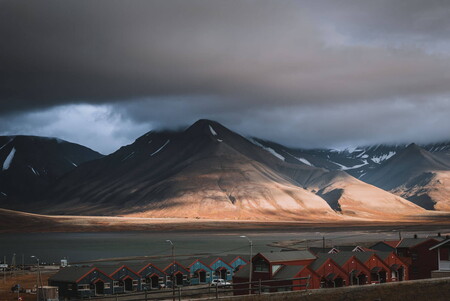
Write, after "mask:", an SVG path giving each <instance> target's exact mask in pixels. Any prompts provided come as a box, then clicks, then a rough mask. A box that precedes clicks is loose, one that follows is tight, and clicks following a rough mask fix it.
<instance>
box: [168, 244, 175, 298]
mask: <svg viewBox="0 0 450 301" xmlns="http://www.w3.org/2000/svg"><path fill="white" fill-rule="evenodd" d="M166 242H168V243H170V245H171V246H172V265H173V266H172V300H173V301H175V250H174V249H175V245H174V244H173V242H172V241H171V240H170V239H167V240H166Z"/></svg>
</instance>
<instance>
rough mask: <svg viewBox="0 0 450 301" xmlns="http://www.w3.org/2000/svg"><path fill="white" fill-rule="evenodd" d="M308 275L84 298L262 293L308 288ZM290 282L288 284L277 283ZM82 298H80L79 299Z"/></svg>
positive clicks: (132, 300)
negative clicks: (298, 282)
mask: <svg viewBox="0 0 450 301" xmlns="http://www.w3.org/2000/svg"><path fill="white" fill-rule="evenodd" d="M299 280H306V283H305V284H293V282H294V281H299ZM309 281H310V277H300V278H288V279H276V280H259V281H252V282H241V283H234V284H228V285H224V286H218V285H214V286H211V285H208V286H201V287H200V285H197V286H185V287H176V288H172V289H160V290H151V291H144V292H136V293H131V294H117V295H110V296H102V297H91V298H88V299H84V300H92V301H142V300H145V301H150V300H174V301H175V300H183V299H195V298H216V299H219V298H220V297H225V296H232V295H233V294H234V295H245V294H250V293H251V294H264V293H266V292H268V291H273V290H277V291H279V290H280V289H282V290H285V291H289V290H293V289H294V288H304V289H306V290H307V289H308V287H309ZM283 282H290V284H278V283H283ZM271 284H272V285H271ZM81 300H82V299H81Z"/></svg>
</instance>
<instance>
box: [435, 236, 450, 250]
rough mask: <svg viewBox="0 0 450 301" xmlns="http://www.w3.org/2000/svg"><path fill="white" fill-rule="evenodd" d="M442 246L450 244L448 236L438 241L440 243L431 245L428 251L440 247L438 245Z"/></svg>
mask: <svg viewBox="0 0 450 301" xmlns="http://www.w3.org/2000/svg"><path fill="white" fill-rule="evenodd" d="M442 246H450V238H449V239H446V240H444V241H442V242H440V243H438V244H437V245H435V246H432V247H431V248H430V251H431V250H434V249H436V248H440V247H442Z"/></svg>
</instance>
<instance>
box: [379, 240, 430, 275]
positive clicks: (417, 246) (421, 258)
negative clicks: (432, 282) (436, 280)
mask: <svg viewBox="0 0 450 301" xmlns="http://www.w3.org/2000/svg"><path fill="white" fill-rule="evenodd" d="M438 243H439V241H438V240H436V239H434V238H418V237H417V236H414V238H403V239H401V240H395V241H382V242H378V243H376V244H375V245H373V246H372V247H371V248H372V249H375V250H379V251H389V252H390V251H395V252H396V253H397V255H399V256H400V257H406V258H410V260H411V266H410V268H409V272H408V279H410V280H412V279H425V278H430V277H431V271H433V270H436V269H437V268H438V264H437V262H438V259H437V258H438V254H437V250H430V248H431V247H432V246H434V245H436V244H438Z"/></svg>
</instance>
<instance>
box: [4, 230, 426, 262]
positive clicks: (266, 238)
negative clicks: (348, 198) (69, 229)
mask: <svg viewBox="0 0 450 301" xmlns="http://www.w3.org/2000/svg"><path fill="white" fill-rule="evenodd" d="M416 233H419V236H420V237H425V236H427V235H434V234H435V233H434V232H433V233H431V232H416ZM245 235H247V236H248V237H250V238H251V240H252V241H253V245H254V253H256V252H267V251H270V250H276V251H278V250H279V248H275V247H270V246H268V244H270V243H273V242H277V241H285V240H302V239H306V240H309V242H308V245H316V246H320V245H321V244H322V236H325V238H326V244H327V245H329V246H331V245H334V244H353V243H355V242H364V241H373V240H381V239H396V238H397V237H398V232H395V231H384V232H373V231H345V232H332V233H330V232H327V233H325V232H281V233H275V232H274V233H267V232H266V233H257V232H254V233H245ZM403 235H404V236H408V235H409V236H412V235H413V233H407V232H405V233H403ZM167 239H170V240H171V241H172V242H173V243H174V244H175V253H176V254H177V255H182V254H186V255H187V254H198V253H209V254H213V255H223V254H229V253H230V254H248V253H249V244H248V242H247V241H246V240H245V239H244V238H240V237H239V234H237V233H234V234H225V233H211V232H208V233H141V232H117V233H20V234H0V256H1V257H0V258H1V259H0V260H2V259H3V257H4V256H6V257H7V262H8V263H10V262H11V259H12V255H13V253H15V254H16V263H17V264H21V263H22V256H23V258H24V262H25V264H27V263H32V260H31V258H30V256H32V255H35V256H37V257H39V258H40V259H41V261H42V262H46V263H53V262H59V261H60V260H61V259H63V258H67V259H68V260H69V262H72V263H73V262H80V261H89V260H96V259H102V258H116V257H128V256H152V255H163V256H164V255H167V256H170V252H171V248H170V244H169V243H167V242H166V240H167Z"/></svg>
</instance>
